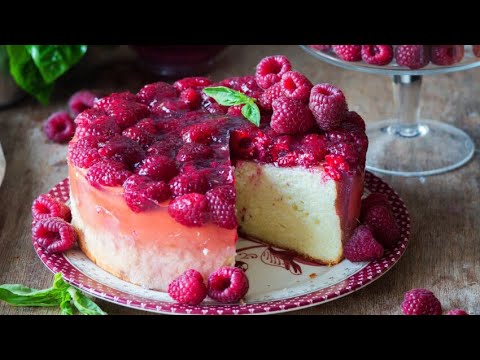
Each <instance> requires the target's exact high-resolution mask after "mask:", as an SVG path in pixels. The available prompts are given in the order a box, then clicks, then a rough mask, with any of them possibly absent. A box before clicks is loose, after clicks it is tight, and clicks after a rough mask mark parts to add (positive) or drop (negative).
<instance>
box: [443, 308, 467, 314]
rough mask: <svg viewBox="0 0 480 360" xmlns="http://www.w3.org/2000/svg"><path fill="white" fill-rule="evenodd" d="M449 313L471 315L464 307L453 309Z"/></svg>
mask: <svg viewBox="0 0 480 360" xmlns="http://www.w3.org/2000/svg"><path fill="white" fill-rule="evenodd" d="M447 315H469V314H468V313H467V312H466V311H465V310H462V309H452V310H450V311H449V312H448V313H447Z"/></svg>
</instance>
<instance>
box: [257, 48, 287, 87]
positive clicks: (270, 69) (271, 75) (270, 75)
mask: <svg viewBox="0 0 480 360" xmlns="http://www.w3.org/2000/svg"><path fill="white" fill-rule="evenodd" d="M290 70H292V64H290V60H288V59H287V58H286V57H285V56H283V55H276V56H268V57H266V58H263V59H262V60H260V62H259V63H258V65H257V69H256V72H255V80H256V81H257V84H258V85H259V86H260V87H261V88H262V89H268V88H269V87H270V86H272V85H273V84H276V83H278V82H279V81H280V80H281V78H282V75H283V74H285V73H286V72H287V71H290Z"/></svg>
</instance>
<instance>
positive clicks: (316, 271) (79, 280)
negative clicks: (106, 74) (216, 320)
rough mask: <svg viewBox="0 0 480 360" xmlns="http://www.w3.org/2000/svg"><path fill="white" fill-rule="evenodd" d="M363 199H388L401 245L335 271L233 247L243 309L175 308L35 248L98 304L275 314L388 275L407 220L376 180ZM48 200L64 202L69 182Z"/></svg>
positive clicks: (75, 254)
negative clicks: (244, 290) (242, 279)
mask: <svg viewBox="0 0 480 360" xmlns="http://www.w3.org/2000/svg"><path fill="white" fill-rule="evenodd" d="M365 187H366V189H365V195H366V194H368V193H369V192H381V193H384V194H386V195H387V196H388V198H389V200H390V202H391V204H392V207H393V212H394V215H395V218H396V220H397V223H398V224H399V225H400V228H401V239H400V241H399V242H398V243H397V245H396V246H395V247H394V248H393V249H392V250H391V251H386V252H385V255H384V257H383V258H381V259H379V260H376V261H372V262H361V263H352V262H350V261H348V260H344V261H342V262H341V263H339V264H337V265H335V266H330V267H329V266H323V265H319V264H316V263H314V262H310V261H306V260H304V259H302V258H301V257H298V256H296V255H294V254H292V253H291V252H290V251H286V250H281V249H277V248H275V247H272V246H269V245H265V244H262V243H261V242H258V241H256V240H253V239H243V238H240V239H239V241H238V243H237V258H236V260H237V264H236V265H237V266H240V267H242V268H243V269H244V270H245V271H246V273H247V275H248V278H249V280H250V290H249V291H248V294H247V296H246V298H245V303H242V304H228V305H224V304H219V303H216V302H214V301H212V300H209V299H208V298H207V299H206V300H205V301H204V302H203V303H202V304H200V305H198V306H188V305H180V304H177V303H175V302H174V301H173V300H172V299H171V298H170V297H169V296H168V294H167V293H164V292H159V291H153V290H148V289H144V288H142V287H140V286H137V285H133V284H130V283H128V282H126V281H123V280H120V279H118V278H116V277H115V276H113V275H111V274H109V273H107V272H105V271H104V270H102V269H100V268H99V267H98V266H96V265H95V264H94V263H93V262H92V261H90V260H89V259H88V258H87V257H86V256H85V255H84V254H83V253H82V251H81V250H79V249H78V248H75V249H72V250H70V251H68V252H67V253H64V254H59V255H57V254H47V253H45V252H44V251H43V250H42V249H41V248H40V246H39V245H38V244H37V243H36V242H34V243H33V246H34V247H35V250H36V251H37V254H38V255H39V257H40V259H41V260H42V261H43V263H44V264H45V265H46V266H47V267H48V268H49V269H50V270H51V271H52V272H58V271H61V272H62V273H63V276H64V278H65V280H66V281H67V282H69V283H70V284H72V285H73V286H75V287H77V288H79V289H81V290H82V291H84V292H86V293H88V294H91V295H93V296H95V297H97V298H100V299H103V300H106V301H110V302H113V303H116V304H119V305H122V306H127V307H131V308H135V309H140V310H145V311H153V312H158V313H176V314H200V315H202V314H204V315H207V314H213V315H221V314H223V315H227V314H260V313H276V312H277V313H278V312H286V311H291V310H297V309H301V308H305V307H309V306H315V305H319V304H322V303H325V302H328V301H331V300H335V299H337V298H340V297H342V296H345V295H348V294H350V293H352V292H354V291H356V290H358V289H361V288H362V287H364V286H366V285H368V284H370V283H371V282H373V281H375V280H376V279H378V278H379V277H380V276H382V275H383V274H385V273H386V272H387V271H388V270H390V269H391V268H392V267H393V266H394V265H395V263H396V262H397V261H398V260H399V259H400V257H401V256H402V254H403V253H404V252H405V249H406V247H407V245H408V239H409V236H410V218H409V216H408V212H407V208H406V207H405V204H404V203H403V201H402V200H401V199H400V197H399V196H398V194H397V193H396V192H395V191H394V190H392V189H391V188H390V187H389V186H388V185H387V184H386V183H385V182H383V181H382V180H380V179H379V178H378V177H376V176H375V175H373V174H371V173H369V172H367V173H366V174H365ZM50 194H51V195H52V196H54V197H56V198H57V199H59V200H61V201H65V202H67V201H68V200H69V191H68V179H65V180H63V181H62V182H61V183H59V184H58V185H57V186H55V187H54V188H53V189H52V190H51V191H50Z"/></svg>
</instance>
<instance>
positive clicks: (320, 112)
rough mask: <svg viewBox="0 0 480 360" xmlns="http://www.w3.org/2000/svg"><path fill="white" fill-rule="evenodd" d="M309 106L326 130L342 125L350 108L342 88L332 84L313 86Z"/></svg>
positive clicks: (319, 124)
mask: <svg viewBox="0 0 480 360" xmlns="http://www.w3.org/2000/svg"><path fill="white" fill-rule="evenodd" d="M309 107H310V110H311V111H312V113H313V116H314V117H315V120H316V121H317V124H318V126H319V127H320V129H322V130H324V131H328V130H332V129H334V128H336V127H338V126H340V124H341V123H342V120H343V119H344V116H345V113H346V112H347V110H348V107H347V101H346V100H345V95H343V92H342V90H340V89H338V88H336V87H335V86H333V85H330V84H318V85H315V86H314V87H313V88H312V91H311V92H310V103H309Z"/></svg>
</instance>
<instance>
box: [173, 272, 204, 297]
mask: <svg viewBox="0 0 480 360" xmlns="http://www.w3.org/2000/svg"><path fill="white" fill-rule="evenodd" d="M168 295H170V297H171V298H172V299H173V300H175V301H177V302H178V303H180V304H186V305H198V304H200V303H201V302H202V301H203V299H205V297H206V296H207V287H206V286H205V282H204V280H203V277H202V274H200V273H199V272H198V271H196V270H193V269H190V270H187V271H185V272H184V273H183V274H182V275H180V276H179V277H177V278H176V279H175V280H173V281H172V282H171V283H170V284H169V285H168Z"/></svg>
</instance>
